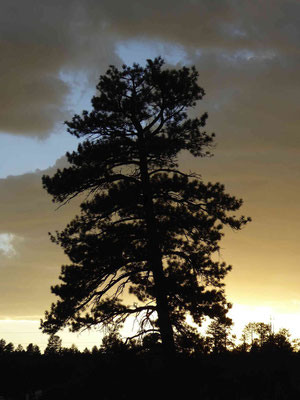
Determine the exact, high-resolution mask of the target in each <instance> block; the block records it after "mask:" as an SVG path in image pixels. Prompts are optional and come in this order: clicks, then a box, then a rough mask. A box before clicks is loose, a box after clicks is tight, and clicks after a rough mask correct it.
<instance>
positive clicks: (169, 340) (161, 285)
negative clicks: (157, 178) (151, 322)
mask: <svg viewBox="0 0 300 400" xmlns="http://www.w3.org/2000/svg"><path fill="white" fill-rule="evenodd" d="M140 172H141V181H142V191H143V199H144V210H145V220H146V226H147V233H148V255H149V260H148V261H149V264H150V267H151V270H152V273H153V279H154V287H155V297H156V307H157V314H158V325H159V329H160V333H161V340H162V345H163V349H164V352H165V354H166V355H167V356H168V357H169V356H172V355H174V354H175V343H174V334H173V328H172V323H171V319H170V314H169V304H168V298H167V293H166V281H165V279H166V278H165V275H164V270H163V263H162V255H161V250H160V245H159V238H158V232H157V225H156V219H155V214H154V209H153V199H152V191H151V185H150V179H149V172H148V165H147V158H146V157H145V156H144V155H143V154H141V158H140Z"/></svg>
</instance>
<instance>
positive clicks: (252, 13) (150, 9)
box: [0, 0, 300, 348]
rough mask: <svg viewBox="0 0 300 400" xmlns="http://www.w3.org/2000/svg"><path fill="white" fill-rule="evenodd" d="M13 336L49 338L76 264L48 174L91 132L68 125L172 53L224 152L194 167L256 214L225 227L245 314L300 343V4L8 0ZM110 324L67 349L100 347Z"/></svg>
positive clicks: (65, 216) (224, 248)
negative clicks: (58, 287)
mask: <svg viewBox="0 0 300 400" xmlns="http://www.w3.org/2000/svg"><path fill="white" fill-rule="evenodd" d="M0 4H1V14H0V49H1V63H0V104H1V106H0V205H1V207H0V221H1V222H0V337H2V338H4V339H6V340H7V341H12V342H14V343H15V344H18V343H22V344H23V345H24V346H26V345H27V344H28V343H29V342H34V343H37V344H39V345H40V346H41V348H42V347H43V346H45V343H47V340H48V337H47V336H46V335H42V334H41V332H40V331H39V329H38V326H39V320H40V318H42V317H43V315H44V312H45V310H47V309H49V307H50V304H51V303H52V302H54V301H55V300H56V299H55V297H54V296H53V295H52V294H51V293H50V286H51V285H53V284H55V283H57V282H58V275H59V272H60V267H61V265H62V264H63V263H65V262H66V258H65V256H64V254H63V253H62V249H60V248H59V247H58V246H56V245H55V244H53V243H51V241H50V240H49V236H48V232H54V231H55V230H60V229H63V228H64V227H65V225H66V224H67V223H68V222H69V221H70V220H71V219H72V217H73V216H75V215H76V213H77V211H78V201H74V202H72V203H71V204H69V205H66V206H64V207H62V208H60V209H59V210H56V205H54V204H53V203H52V202H51V197H50V196H49V195H48V194H47V193H46V191H45V190H44V189H43V188H42V184H41V177H42V175H43V174H52V173H54V172H55V170H56V169H57V168H58V167H61V166H64V165H65V158H64V154H65V153H66V151H70V150H73V149H76V147H77V144H78V143H77V140H76V139H75V138H73V137H71V135H70V134H68V133H67V132H66V127H65V125H64V121H65V120H69V119H71V118H72V116H73V115H74V114H75V113H81V111H82V110H83V109H90V99H91V97H92V96H93V94H94V93H95V86H96V85H97V82H98V79H99V76H100V75H101V74H104V73H105V71H106V70H107V68H108V66H109V65H111V64H113V65H116V66H117V67H120V66H121V65H122V64H123V63H126V64H128V65H131V64H132V63H133V62H138V63H140V64H142V65H143V64H145V60H146V59H147V58H154V57H156V56H158V55H160V56H162V57H163V58H164V59H165V61H166V63H167V64H168V65H169V66H170V67H171V68H180V67H182V66H183V65H187V66H192V65H195V66H196V68H197V70H198V71H199V84H200V86H202V87H203V88H204V90H205V92H206V95H205V97H204V99H203V100H202V101H201V102H199V105H198V106H197V108H196V109H195V110H193V112H194V113H195V114H202V113H203V112H204V111H207V112H208V114H209V118H208V123H207V131H209V132H215V134H216V148H215V150H214V157H212V158H207V159H203V158H202V159H195V158H191V157H188V156H186V155H183V156H182V157H181V163H182V164H181V165H182V167H183V168H188V169H190V170H191V171H194V172H198V173H200V174H201V175H202V177H203V180H204V181H212V182H221V183H223V184H224V185H225V188H226V191H227V192H228V193H230V194H232V195H234V196H236V197H238V198H242V199H243V200H244V205H243V207H242V209H241V212H242V214H244V215H246V216H250V217H251V218H252V222H251V223H250V224H248V225H247V226H246V227H245V228H244V229H243V230H242V231H240V232H232V231H230V230H228V231H227V230H226V231H225V237H224V239H223V241H222V243H221V253H220V258H221V259H222V260H225V261H226V262H227V263H228V264H231V265H232V266H233V270H232V271H231V272H230V273H229V275H228V276H227V277H226V279H225V284H226V293H227V298H228V300H229V301H231V302H232V303H233V309H232V311H231V316H232V318H233V320H234V323H235V327H236V328H237V329H241V328H242V327H243V326H244V324H246V323H247V322H250V321H257V322H259V321H263V322H269V321H270V318H272V320H273V323H274V327H275V330H276V329H279V328H280V327H286V328H288V329H290V331H291V333H292V336H293V337H300V324H299V322H300V250H299V249H300V247H299V233H300V213H299V204H300V187H299V178H300V157H299V153H300V134H299V127H300V113H299V88H300V65H299V64H300V48H299V43H300V2H299V1H298V0H264V1H263V0H251V1H250V0H243V1H241V0H180V1H179V0H163V1H157V0H152V1H151V2H150V1H147V0H127V1H126V2H124V1H122V0H110V1H108V0H102V1H101V2H99V1H96V0H84V1H83V0H64V1H57V0H39V1H38V0H26V2H25V1H21V0H10V1H9V2H7V1H4V0H0ZM100 336H101V335H100V333H99V332H98V331H96V332H92V333H89V334H82V335H80V336H78V335H74V334H73V335H70V334H67V333H65V332H64V333H62V334H61V337H62V338H63V345H66V346H67V345H69V344H71V342H72V343H76V344H78V346H79V347H90V346H91V344H95V343H96V344H98V343H100Z"/></svg>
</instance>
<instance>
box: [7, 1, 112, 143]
mask: <svg viewBox="0 0 300 400" xmlns="http://www.w3.org/2000/svg"><path fill="white" fill-rule="evenodd" d="M1 3H2V4H1V16H0V37H1V40H0V51H1V60H2V61H1V66H0V87H1V91H0V103H1V108H0V131H3V132H6V133H13V134H22V135H29V136H37V137H45V136H47V135H49V134H50V133H51V132H52V131H53V130H54V129H55V125H56V123H57V122H61V121H63V120H64V119H66V117H68V116H69V115H70V113H69V110H68V104H67V99H68V94H70V92H71V90H72V87H71V86H70V84H69V82H66V81H65V80H64V79H63V76H64V75H67V74H72V73H78V72H80V71H84V70H86V75H87V76H89V77H91V76H92V77H93V78H95V76H96V72H95V70H96V68H97V75H98V74H99V71H100V70H101V68H102V67H103V66H104V65H105V67H106V66H107V64H108V63H109V62H110V63H112V62H115V61H118V60H117V58H116V56H115V55H114V53H113V46H111V38H109V37H107V35H106V34H105V32H101V33H102V34H101V35H100V32H98V34H96V35H93V34H92V33H91V32H89V29H88V21H86V20H84V13H81V9H82V6H81V4H80V2H77V1H74V2H73V1H68V0H66V1H64V2H60V3H59V2H56V1H52V0H51V1H50V0H46V1H43V2H38V1H35V0H29V1H27V2H20V1H18V0H12V1H10V2H3V1H2V2H1ZM100 31H101V29H100Z"/></svg>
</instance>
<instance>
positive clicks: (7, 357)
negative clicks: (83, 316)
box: [0, 320, 300, 400]
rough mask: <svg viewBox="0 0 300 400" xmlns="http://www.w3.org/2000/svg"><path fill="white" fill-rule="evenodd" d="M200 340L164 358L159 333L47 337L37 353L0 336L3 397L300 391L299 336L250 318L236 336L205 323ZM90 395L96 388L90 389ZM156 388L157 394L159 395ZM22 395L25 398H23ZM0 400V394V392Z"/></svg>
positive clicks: (238, 395) (283, 394) (234, 395)
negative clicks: (89, 340)
mask: <svg viewBox="0 0 300 400" xmlns="http://www.w3.org/2000/svg"><path fill="white" fill-rule="evenodd" d="M199 337H200V338H201V340H198V342H195V343H194V344H193V345H191V342H189V341H188V340H187V342H186V343H184V342H183V341H182V347H181V348H178V349H179V351H178V352H177V356H176V358H175V359H173V363H172V365H170V364H169V363H168V364H166V360H165V357H164V352H163V349H162V344H161V340H160V337H159V335H157V334H155V333H153V334H148V335H146V336H144V337H143V339H141V338H140V339H139V340H130V341H127V340H125V339H122V338H121V336H120V335H119V334H118V333H110V334H108V335H107V336H105V337H104V338H103V340H102V343H101V345H100V346H94V347H93V348H92V349H91V350H89V349H87V348H86V349H85V350H83V351H79V350H78V348H77V347H76V346H75V345H72V346H71V347H70V348H66V347H63V346H62V342H61V339H60V338H59V337H58V336H56V335H52V336H50V338H49V341H48V345H47V347H46V349H45V350H44V352H43V353H42V352H41V351H40V349H39V348H38V346H36V345H34V344H33V343H31V344H29V345H28V346H27V347H26V348H25V349H24V348H23V347H22V346H21V345H18V346H17V347H16V348H14V345H13V344H12V343H6V342H5V340H3V339H2V340H0V367H1V387H0V396H2V398H4V399H11V400H17V399H24V400H25V399H26V400H27V399H44V400H46V399H57V400H60V399H65V400H67V399H90V398H91V399H92V398H95V399H98V398H99V399H107V400H110V399H120V398H121V399H133V400H134V399H154V398H173V399H182V398H193V394H194V393H195V388H196V389H197V396H198V398H200V399H203V400H206V399H207V400H208V399H209V400H213V399H214V400H218V399H224V398H231V399H236V400H239V399H241V400H243V399H246V398H247V399H253V400H254V399H255V400H256V399H260V398H261V399H296V398H299V395H300V380H299V377H298V371H299V368H300V351H299V345H298V340H291V339H290V335H289V332H288V330H286V329H280V330H279V331H278V332H277V333H274V332H273V331H272V329H271V327H270V325H268V324H264V323H253V322H251V323H249V324H247V325H246V326H245V329H244V331H243V333H242V335H241V337H240V338H239V339H237V338H235V337H234V336H233V335H232V334H231V330H230V326H228V325H224V324H223V323H222V322H221V323H220V322H219V321H216V320H214V321H212V322H211V324H210V325H209V326H208V328H207V330H206V333H205V335H203V336H199ZM94 393H97V395H95V394H94ZM158 393H159V395H158ZM26 396H27V397H26ZM0 398H1V397H0Z"/></svg>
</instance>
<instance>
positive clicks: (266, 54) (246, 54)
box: [222, 49, 276, 62]
mask: <svg viewBox="0 0 300 400" xmlns="http://www.w3.org/2000/svg"><path fill="white" fill-rule="evenodd" d="M222 56H223V57H224V58H225V59H226V60H228V61H231V62H241V61H252V60H253V61H265V60H271V59H273V58H274V57H276V54H275V53H274V52H273V51H271V50H265V51H257V52H254V51H252V50H248V49H241V50H238V51H235V52H233V53H224V54H223V55H222Z"/></svg>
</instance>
